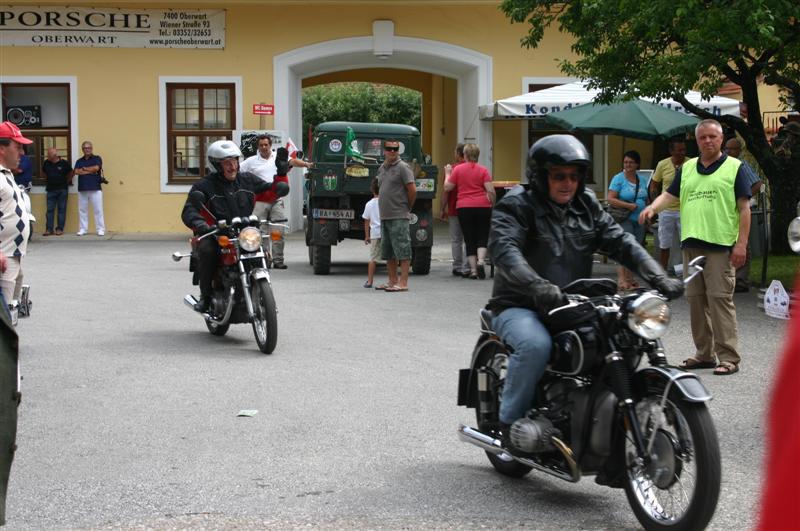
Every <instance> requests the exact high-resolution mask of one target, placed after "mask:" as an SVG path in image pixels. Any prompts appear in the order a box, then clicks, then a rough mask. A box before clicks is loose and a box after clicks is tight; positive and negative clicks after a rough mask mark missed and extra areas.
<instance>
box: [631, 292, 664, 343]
mask: <svg viewBox="0 0 800 531" xmlns="http://www.w3.org/2000/svg"><path fill="white" fill-rule="evenodd" d="M669 321H670V311H669V306H667V303H666V302H665V301H664V299H662V298H661V297H659V296H658V295H656V294H654V293H644V294H642V295H641V296H640V297H638V298H637V299H636V300H634V301H633V302H632V303H631V304H630V306H629V307H628V326H629V327H630V329H631V330H633V331H634V332H635V333H636V334H637V335H640V336H642V337H643V338H645V339H658V338H659V337H661V336H663V335H664V332H666V331H667V328H668V327H669Z"/></svg>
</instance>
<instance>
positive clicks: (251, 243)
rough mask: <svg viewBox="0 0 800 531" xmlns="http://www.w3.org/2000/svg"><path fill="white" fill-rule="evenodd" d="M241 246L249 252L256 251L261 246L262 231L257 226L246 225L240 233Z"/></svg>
mask: <svg viewBox="0 0 800 531" xmlns="http://www.w3.org/2000/svg"><path fill="white" fill-rule="evenodd" d="M239 247H241V248H242V249H243V250H245V251H247V252H248V253H254V252H256V251H258V250H259V249H260V248H261V231H260V230H258V229H257V228H255V227H245V228H244V229H242V232H240V233H239Z"/></svg>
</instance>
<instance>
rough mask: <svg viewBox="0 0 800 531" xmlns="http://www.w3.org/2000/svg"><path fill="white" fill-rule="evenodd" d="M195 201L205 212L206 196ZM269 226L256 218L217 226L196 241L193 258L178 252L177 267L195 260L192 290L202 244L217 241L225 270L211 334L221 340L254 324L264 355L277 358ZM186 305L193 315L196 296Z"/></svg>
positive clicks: (209, 320)
mask: <svg viewBox="0 0 800 531" xmlns="http://www.w3.org/2000/svg"><path fill="white" fill-rule="evenodd" d="M195 193H199V192H193V194H195ZM190 199H191V200H194V201H195V202H196V204H197V205H198V208H200V209H205V207H204V206H203V205H202V201H203V194H202V193H199V196H198V197H195V198H193V197H191V196H190ZM209 215H210V212H209ZM263 225H270V226H271V225H272V224H269V223H268V222H267V221H264V220H259V219H258V217H257V216H255V215H251V216H249V217H245V218H240V217H235V218H233V219H232V220H230V223H229V222H228V221H227V220H217V222H216V226H215V227H213V229H212V230H211V231H209V232H207V233H206V234H203V235H202V236H194V237H192V239H191V245H192V252H191V253H188V254H187V253H180V252H175V253H173V254H172V259H173V260H175V261H176V262H177V261H179V260H181V259H182V258H185V257H187V256H189V257H190V261H189V270H190V271H193V272H194V277H193V280H192V284H194V285H197V284H198V276H197V270H196V269H197V268H196V260H197V258H196V256H195V249H196V248H197V244H198V242H199V241H200V240H202V239H203V238H216V239H217V243H218V244H219V248H220V254H219V267H218V268H217V274H216V275H215V277H214V280H213V283H212V287H213V293H212V297H211V304H210V307H209V311H208V312H206V313H203V314H202V315H203V318H204V320H205V323H206V326H207V327H208V331H209V332H211V333H212V334H213V335H215V336H224V335H225V334H226V333H227V332H228V328H229V327H230V325H231V324H235V323H251V324H252V326H253V334H254V335H255V338H256V343H257V344H258V348H259V350H261V352H263V353H265V354H271V353H272V351H274V350H275V346H276V345H277V342H278V310H277V307H276V305H275V296H274V295H273V293H272V281H271V279H270V274H269V269H270V267H271V264H272V259H271V251H270V250H271V242H272V238H271V232H270V234H269V235H268V234H265V233H264V232H263V231H262V226H263ZM277 227H278V226H276V228H277ZM183 301H184V303H185V304H186V305H187V306H189V307H190V308H192V309H194V306H195V304H196V303H197V299H196V298H195V297H194V296H193V295H186V296H185V297H184V298H183Z"/></svg>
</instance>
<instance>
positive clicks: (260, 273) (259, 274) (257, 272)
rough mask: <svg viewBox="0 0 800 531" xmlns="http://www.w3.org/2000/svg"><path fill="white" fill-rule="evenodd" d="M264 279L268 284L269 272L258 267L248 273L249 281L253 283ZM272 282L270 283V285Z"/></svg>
mask: <svg viewBox="0 0 800 531" xmlns="http://www.w3.org/2000/svg"><path fill="white" fill-rule="evenodd" d="M262 278H263V279H266V281H267V282H270V278H269V271H267V270H266V269H264V268H261V267H259V268H258V269H253V270H252V271H250V281H251V282H255V281H256V280H260V279H262ZM271 283H272V282H270V284H271Z"/></svg>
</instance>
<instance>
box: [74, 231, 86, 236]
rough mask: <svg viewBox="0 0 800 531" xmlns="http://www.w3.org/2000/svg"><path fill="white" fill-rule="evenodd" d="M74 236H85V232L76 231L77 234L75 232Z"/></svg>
mask: <svg viewBox="0 0 800 531" xmlns="http://www.w3.org/2000/svg"><path fill="white" fill-rule="evenodd" d="M76 236H86V233H85V232H83V231H82V230H80V231H78V234H76Z"/></svg>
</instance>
